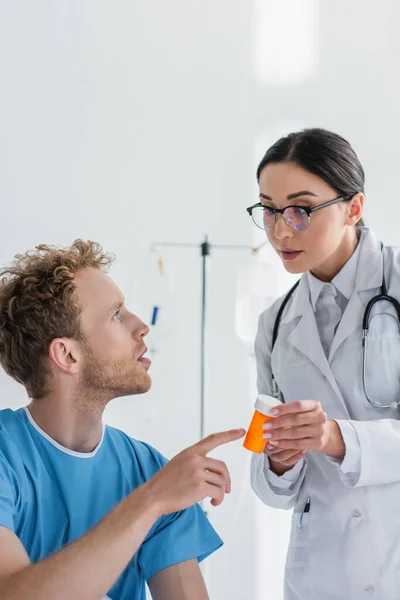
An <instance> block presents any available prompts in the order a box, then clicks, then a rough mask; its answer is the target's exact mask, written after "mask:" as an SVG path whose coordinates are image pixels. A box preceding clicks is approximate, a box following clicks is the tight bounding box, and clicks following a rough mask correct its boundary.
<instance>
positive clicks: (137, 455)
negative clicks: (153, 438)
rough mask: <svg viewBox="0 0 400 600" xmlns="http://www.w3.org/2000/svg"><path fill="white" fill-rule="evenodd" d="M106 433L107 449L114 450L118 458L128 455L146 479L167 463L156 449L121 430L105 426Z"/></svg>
mask: <svg viewBox="0 0 400 600" xmlns="http://www.w3.org/2000/svg"><path fill="white" fill-rule="evenodd" d="M106 432H107V439H108V444H109V448H113V449H114V450H116V451H117V452H118V454H119V456H123V455H125V456H126V455H128V456H129V457H130V458H132V459H133V460H134V461H135V462H136V463H137V464H138V467H139V468H140V469H142V470H143V473H144V474H145V477H146V479H147V478H148V477H152V476H153V475H154V473H155V472H156V471H158V470H159V469H161V468H162V467H163V466H164V465H165V464H166V463H167V462H168V460H167V459H166V458H165V456H163V454H161V452H159V451H158V450H157V449H156V448H154V447H153V446H151V445H150V444H148V443H147V442H143V441H141V440H137V439H135V438H133V437H131V436H129V435H128V434H127V433H125V432H124V431H122V430H121V429H117V428H115V427H111V426H110V425H107V426H106Z"/></svg>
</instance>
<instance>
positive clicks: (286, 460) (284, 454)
mask: <svg viewBox="0 0 400 600" xmlns="http://www.w3.org/2000/svg"><path fill="white" fill-rule="evenodd" d="M306 454H307V450H301V451H300V452H299V451H298V450H281V451H280V452H277V453H276V454H274V455H273V456H270V455H269V454H267V456H268V459H269V460H270V461H271V462H273V463H274V462H275V463H279V464H281V465H285V466H293V465H295V464H296V463H297V462H299V460H301V459H302V458H304V456H305V455H306Z"/></svg>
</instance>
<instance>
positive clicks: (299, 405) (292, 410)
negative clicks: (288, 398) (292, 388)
mask: <svg viewBox="0 0 400 600" xmlns="http://www.w3.org/2000/svg"><path fill="white" fill-rule="evenodd" d="M319 408H321V403H320V402H318V401H317V400H293V402H286V403H285V404H280V405H279V406H275V407H274V408H273V410H272V411H271V414H272V415H274V416H276V417H277V418H278V417H279V418H280V417H281V416H284V415H291V414H296V413H303V412H310V411H312V410H316V409H319Z"/></svg>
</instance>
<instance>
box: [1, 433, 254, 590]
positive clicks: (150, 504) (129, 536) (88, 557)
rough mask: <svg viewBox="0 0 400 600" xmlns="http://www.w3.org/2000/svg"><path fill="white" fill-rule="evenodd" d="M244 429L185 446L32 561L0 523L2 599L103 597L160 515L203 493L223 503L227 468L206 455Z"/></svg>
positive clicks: (213, 500)
mask: <svg viewBox="0 0 400 600" xmlns="http://www.w3.org/2000/svg"><path fill="white" fill-rule="evenodd" d="M244 433H245V432H244V431H243V430H233V431H226V432H222V433H219V434H213V435H211V436H208V438H205V439H204V440H202V441H201V442H199V443H198V444H195V445H194V446H191V447H190V448H186V450H184V451H183V452H181V453H180V454H178V455H177V456H176V457H175V458H173V459H172V460H171V461H170V462H169V463H168V464H167V465H165V467H163V468H162V469H161V470H160V471H159V472H158V473H156V474H155V475H154V476H153V477H152V478H151V479H149V481H147V482H146V483H145V484H143V485H142V486H141V487H139V488H138V489H136V490H135V491H134V492H132V493H131V494H129V496H127V497H126V498H125V499H124V500H123V501H122V502H121V503H120V504H119V505H118V506H117V507H116V508H114V509H113V510H112V511H111V512H110V513H109V514H108V515H107V516H106V517H105V518H104V519H103V520H102V521H101V522H100V523H99V525H97V527H95V528H93V529H92V530H91V531H89V532H88V533H87V534H85V535H84V536H83V537H81V538H80V539H79V540H77V541H76V542H74V543H72V544H70V545H69V546H66V547H65V548H63V549H62V550H60V551H59V552H57V553H56V554H54V555H52V556H51V557H49V558H46V559H44V560H42V561H39V562H37V563H35V564H29V559H28V557H27V555H26V552H25V550H23V547H22V545H21V543H20V542H19V540H18V538H17V537H16V536H15V534H13V533H12V532H11V531H9V530H6V529H5V528H0V532H1V533H0V600H26V598H28V597H29V598H30V600H49V598H57V600H70V599H71V598H74V600H99V599H100V598H101V597H103V596H105V595H106V594H107V592H108V590H109V589H110V588H111V587H112V586H113V584H114V582H115V581H116V580H117V579H118V577H119V575H120V574H121V573H122V571H123V569H124V568H125V567H126V565H127V564H128V562H129V561H130V560H131V558H132V556H133V555H134V554H135V552H136V551H137V550H138V549H139V547H140V546H141V544H142V543H143V541H144V539H145V537H146V535H147V533H148V532H149V531H150V529H151V527H152V526H153V525H154V523H155V522H156V521H157V520H158V519H159V518H160V517H161V516H163V515H166V514H170V513H172V512H176V511H180V510H183V509H185V508H187V507H189V506H192V505H193V504H195V503H196V502H198V501H199V500H202V499H204V498H207V497H210V498H212V501H211V502H212V504H213V505H214V506H218V505H219V504H221V502H222V501H223V498H224V495H225V493H227V492H228V493H229V492H230V486H231V484H230V478H229V473H228V470H227V468H226V465H225V464H224V463H221V462H220V461H218V460H215V459H212V458H208V457H207V456H206V455H207V454H208V452H211V450H213V449H214V448H216V447H217V446H219V445H220V444H226V443H229V442H231V441H234V440H237V439H240V438H241V437H243V435H244ZM205 598H207V596H205ZM200 599H201V600H203V598H202V597H201V596H199V600H200Z"/></svg>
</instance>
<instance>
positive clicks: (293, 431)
mask: <svg viewBox="0 0 400 600" xmlns="http://www.w3.org/2000/svg"><path fill="white" fill-rule="evenodd" d="M324 433H325V427H324V423H313V424H312V425H301V426H300V427H288V428H287V429H276V430H273V431H266V432H265V433H263V438H264V439H265V440H268V442H270V443H271V444H272V445H273V444H274V442H276V441H280V440H300V439H303V438H315V437H319V436H320V437H322V436H323V435H324Z"/></svg>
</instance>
